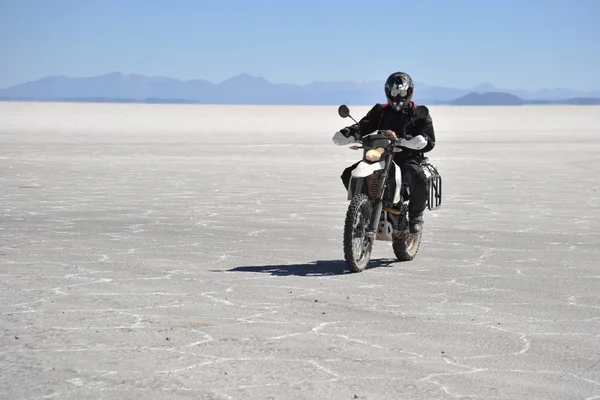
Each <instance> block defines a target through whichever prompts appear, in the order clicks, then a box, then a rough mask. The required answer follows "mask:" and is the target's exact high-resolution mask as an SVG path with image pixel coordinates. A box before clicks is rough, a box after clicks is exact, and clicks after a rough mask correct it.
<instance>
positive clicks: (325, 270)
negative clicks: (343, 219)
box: [225, 259, 398, 276]
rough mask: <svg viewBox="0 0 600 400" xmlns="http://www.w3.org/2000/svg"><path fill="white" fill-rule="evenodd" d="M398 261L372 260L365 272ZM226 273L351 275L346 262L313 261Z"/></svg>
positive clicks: (388, 265) (246, 267)
mask: <svg viewBox="0 0 600 400" xmlns="http://www.w3.org/2000/svg"><path fill="white" fill-rule="evenodd" d="M397 261H398V260H396V259H379V260H377V259H375V260H371V261H370V262H369V264H368V265H367V267H366V268H365V271H366V270H369V269H373V268H379V267H391V266H392V265H391V264H393V263H395V262H397ZM225 272H260V273H267V274H271V275H272V276H289V275H294V276H330V275H344V274H350V270H349V269H348V266H347V265H346V262H345V261H344V260H327V261H313V262H310V263H306V264H285V265H255V266H244V267H235V268H232V269H228V270H226V271H225Z"/></svg>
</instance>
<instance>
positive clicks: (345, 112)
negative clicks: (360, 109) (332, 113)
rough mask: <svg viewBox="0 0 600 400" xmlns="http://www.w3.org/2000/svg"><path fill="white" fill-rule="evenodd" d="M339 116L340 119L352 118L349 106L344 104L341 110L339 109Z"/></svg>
mask: <svg viewBox="0 0 600 400" xmlns="http://www.w3.org/2000/svg"><path fill="white" fill-rule="evenodd" d="M338 114H339V115H340V117H342V118H348V117H349V116H350V110H349V109H348V106H346V105H345V104H342V105H341V106H340V107H339V108H338Z"/></svg>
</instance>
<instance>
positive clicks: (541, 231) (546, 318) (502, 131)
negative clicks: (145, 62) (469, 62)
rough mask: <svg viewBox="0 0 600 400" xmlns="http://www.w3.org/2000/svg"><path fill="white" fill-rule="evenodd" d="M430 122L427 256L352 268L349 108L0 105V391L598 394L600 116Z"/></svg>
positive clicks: (379, 247) (382, 250)
mask: <svg viewBox="0 0 600 400" xmlns="http://www.w3.org/2000/svg"><path fill="white" fill-rule="evenodd" d="M430 109H431V114H432V116H433V120H434V123H435V127H436V133H437V136H438V141H437V147H436V148H435V150H434V151H433V152H431V153H430V154H429V155H430V157H431V159H432V161H434V162H435V163H436V164H437V165H438V167H439V169H440V172H441V173H442V176H443V178H444V202H443V204H442V208H441V209H440V210H437V211H435V212H427V213H426V215H425V217H426V223H425V235H424V241H423V244H422V248H421V250H420V252H419V255H418V256H417V258H416V259H415V260H414V261H413V262H410V263H395V262H394V260H393V253H392V251H391V248H390V245H389V244H388V243H382V242H378V243H377V244H376V248H375V253H374V262H373V265H372V268H370V269H368V270H366V271H364V272H363V273H360V274H349V273H348V271H347V270H346V269H345V266H344V263H343V262H342V261H341V258H342V248H341V237H342V226H343V218H344V212H345V209H346V206H347V201H346V200H345V193H344V191H343V187H342V184H341V181H340V179H339V175H340V174H341V172H342V170H343V168H344V167H345V166H347V165H349V164H350V163H352V162H354V161H355V160H356V158H357V156H359V153H357V152H354V151H351V150H349V149H347V148H343V147H337V146H334V145H333V143H332V142H331V136H332V135H333V133H334V132H335V131H336V130H337V129H339V128H341V127H343V126H345V125H347V124H350V123H351V121H350V120H349V119H347V120H343V119H340V118H339V117H338V116H337V111H336V107H250V106H248V107H243V106H239V107H232V106H196V105H192V106H187V105H129V104H117V105H115V104H67V103H62V104H59V103H55V104H51V103H6V102H5V103H0V277H1V280H0V314H1V316H0V331H1V332H2V336H1V337H0V393H2V394H3V396H4V397H5V398H9V399H32V398H42V397H46V398H61V399H83V398H94V399H98V398H106V399H115V398H119V399H126V398H127V399H129V398H144V399H155V398H156V399H158V398H161V399H163V398H206V399H208V398H210V399H229V398H231V399H238V398H286V399H296V398H310V399H352V398H360V399H380V398H385V399H390V398H393V399H428V400H432V399H449V398H461V399H476V398H478V399H528V400H533V399H587V400H592V399H600V364H599V363H598V360H599V359H600V211H599V205H600V178H599V175H598V174H599V173H600V108H599V107H496V108H494V107H489V108H488V107H474V108H468V107H436V106H432V107H430ZM367 110H368V107H354V106H351V111H352V114H353V115H354V116H355V118H359V117H361V116H362V115H363V114H364V113H365V112H366V111H367Z"/></svg>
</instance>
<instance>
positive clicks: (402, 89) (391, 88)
mask: <svg viewBox="0 0 600 400" xmlns="http://www.w3.org/2000/svg"><path fill="white" fill-rule="evenodd" d="M385 90H386V92H387V95H388V97H389V98H390V100H392V101H395V102H401V101H404V100H406V98H407V97H408V95H409V94H410V88H409V86H408V85H407V84H398V83H394V84H392V85H386V87H385Z"/></svg>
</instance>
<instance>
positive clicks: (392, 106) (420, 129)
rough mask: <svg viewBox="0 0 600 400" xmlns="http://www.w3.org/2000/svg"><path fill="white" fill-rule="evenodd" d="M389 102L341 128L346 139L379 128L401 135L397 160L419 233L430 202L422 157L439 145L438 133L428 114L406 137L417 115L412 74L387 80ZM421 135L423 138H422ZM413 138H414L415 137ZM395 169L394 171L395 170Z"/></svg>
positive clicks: (347, 179) (413, 224)
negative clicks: (436, 140)
mask: <svg viewBox="0 0 600 400" xmlns="http://www.w3.org/2000/svg"><path fill="white" fill-rule="evenodd" d="M384 88H385V96H386V98H387V103H386V104H379V103H377V104H375V106H373V108H371V110H370V111H369V112H368V113H367V115H365V116H364V117H363V118H362V119H361V120H360V121H358V124H353V125H351V126H348V127H346V128H343V129H341V130H340V133H341V134H342V135H343V136H345V137H346V138H348V139H350V140H351V141H352V139H356V140H360V138H362V136H364V135H367V134H369V133H372V132H374V131H376V130H383V131H385V134H386V135H388V136H390V137H394V138H398V137H399V136H400V143H399V144H400V147H402V151H401V152H398V153H396V154H395V155H394V161H395V162H396V163H397V164H398V165H399V166H400V168H401V170H402V181H403V182H404V183H406V184H407V185H408V187H409V189H410V202H409V206H408V214H409V229H410V232H411V233H418V232H420V231H421V230H422V228H423V212H424V211H425V208H426V202H427V195H428V189H427V177H426V176H425V173H424V172H423V167H422V166H421V160H422V159H423V157H424V156H423V153H427V152H429V151H431V150H432V149H433V148H434V147H435V132H434V129H433V121H432V119H431V117H430V116H429V115H428V116H427V117H426V118H423V119H417V120H416V121H415V122H414V123H412V124H410V125H408V126H407V127H406V137H402V135H403V127H404V125H405V124H406V123H407V122H408V121H409V119H410V118H412V117H413V115H414V109H415V108H416V104H415V103H414V102H413V101H412V97H413V93H414V83H413V80H412V78H411V77H410V75H409V74H407V73H404V72H395V73H393V74H391V75H390V76H389V77H388V78H387V80H386V82H385V86H384ZM419 136H420V137H419ZM411 139H412V140H411ZM356 165H358V163H356V164H354V165H351V166H350V167H348V168H346V169H345V170H344V172H343V173H342V176H341V179H342V182H343V183H344V186H345V187H346V190H347V189H348V184H349V182H350V174H351V173H352V170H353V169H354V168H355V167H356ZM393 171H394V170H393V169H392V170H391V171H390V172H391V173H393Z"/></svg>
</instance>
